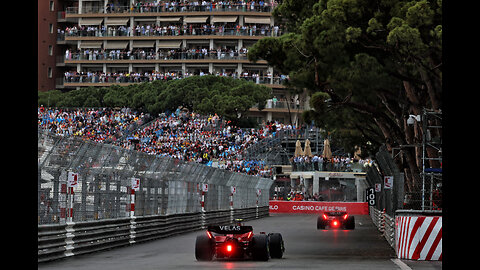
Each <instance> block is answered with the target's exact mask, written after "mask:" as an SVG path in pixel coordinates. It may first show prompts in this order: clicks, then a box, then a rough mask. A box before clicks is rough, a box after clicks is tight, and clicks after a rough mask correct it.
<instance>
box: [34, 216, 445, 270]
mask: <svg viewBox="0 0 480 270" xmlns="http://www.w3.org/2000/svg"><path fill="white" fill-rule="evenodd" d="M316 222H317V215H312V214H280V213H271V214H270V216H269V217H266V218H261V219H257V220H252V221H247V222H245V225H251V226H253V230H254V233H256V234H258V233H260V232H266V233H270V232H279V233H281V234H282V236H283V239H284V242H285V253H284V255H283V258H282V259H270V260H269V261H266V262H263V261H260V262H259V261H215V260H214V261H211V262H199V261H197V260H196V259H195V238H196V236H197V235H199V234H202V233H205V231H203V230H201V231H195V232H189V233H184V234H180V235H176V236H172V237H168V238H164V239H158V240H152V241H149V242H144V243H139V244H134V245H131V246H126V247H119V248H115V249H111V250H107V251H101V252H97V253H90V254H84V255H79V256H73V257H69V258H65V259H60V260H56V261H51V262H45V263H39V264H38V269H62V270H68V269H94V270H110V269H112V270H118V269H132V270H146V269H152V270H153V269H335V270H342V269H345V270H351V269H441V268H442V262H441V261H428V262H425V261H423V262H418V261H408V260H398V259H396V256H395V251H394V250H393V249H392V248H391V247H390V246H389V245H388V243H387V241H386V240H385V239H384V238H383V236H382V235H381V233H380V232H379V231H378V230H377V228H376V227H375V225H374V224H373V223H372V220H371V218H370V216H368V215H356V216H355V229H354V230H331V229H330V230H317V228H316Z"/></svg>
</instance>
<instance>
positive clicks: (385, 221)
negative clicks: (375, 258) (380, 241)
mask: <svg viewBox="0 0 480 270" xmlns="http://www.w3.org/2000/svg"><path fill="white" fill-rule="evenodd" d="M369 208H370V217H371V218H372V222H373V224H374V225H375V226H376V227H377V228H378V230H379V231H380V232H381V233H382V235H383V237H385V239H386V240H387V242H388V244H389V245H390V246H391V247H392V248H395V217H391V216H389V215H388V214H386V213H385V211H380V210H378V209H376V208H374V207H372V206H370V207H369Z"/></svg>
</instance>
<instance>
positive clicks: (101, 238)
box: [38, 206, 269, 262]
mask: <svg viewBox="0 0 480 270" xmlns="http://www.w3.org/2000/svg"><path fill="white" fill-rule="evenodd" d="M232 212H233V216H234V218H235V219H238V218H241V219H243V220H244V221H246V220H252V219H255V218H256V215H258V218H262V217H266V216H268V213H269V212H268V206H261V207H258V208H257V207H250V208H244V209H234V210H233V211H232ZM201 216H202V215H201V214H200V213H189V214H174V215H167V216H161V215H154V216H142V217H131V218H117V219H104V220H98V221H82V222H67V223H65V224H61V225H58V224H47V225H39V226H38V262H45V261H51V260H56V259H60V258H65V257H70V256H74V255H80V254H85V253H91V252H96V251H101V250H106V249H110V248H115V247H120V246H126V245H131V244H135V243H139V242H144V241H149V240H154V239H159V238H165V237H169V236H173V235H176V234H180V233H185V232H192V231H196V230H200V229H202V226H201ZM230 216H231V210H223V211H210V212H206V214H205V217H206V220H205V221H204V222H205V224H206V225H213V224H231V222H230Z"/></svg>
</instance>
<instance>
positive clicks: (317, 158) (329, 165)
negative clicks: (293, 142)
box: [290, 154, 374, 172]
mask: <svg viewBox="0 0 480 270" xmlns="http://www.w3.org/2000/svg"><path fill="white" fill-rule="evenodd" d="M290 162H291V164H292V169H293V171H334V172H352V171H366V170H367V169H368V168H369V167H371V166H373V164H374V161H373V160H371V159H369V158H367V159H358V158H357V159H354V158H350V157H348V156H332V157H331V158H326V157H324V156H323V155H316V154H315V155H313V156H312V157H309V156H305V155H301V156H298V157H292V158H291V159H290Z"/></svg>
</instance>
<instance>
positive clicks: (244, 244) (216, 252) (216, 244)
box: [195, 223, 285, 261]
mask: <svg viewBox="0 0 480 270" xmlns="http://www.w3.org/2000/svg"><path fill="white" fill-rule="evenodd" d="M284 251H285V246H284V243H283V239H282V235H281V234H280V233H269V234H266V233H265V232H260V234H258V235H254V234H253V228H252V226H243V225H241V223H239V225H222V226H208V228H207V231H206V233H205V234H202V235H199V236H197V239H196V242H195V258H196V259H197V260H198V261H211V260H212V259H214V258H216V259H253V260H260V261H268V259H269V258H270V257H271V258H282V256H283V252H284Z"/></svg>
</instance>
